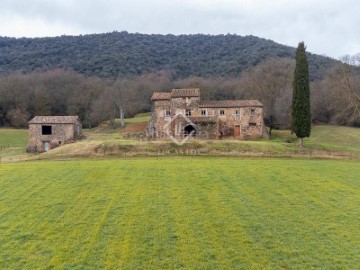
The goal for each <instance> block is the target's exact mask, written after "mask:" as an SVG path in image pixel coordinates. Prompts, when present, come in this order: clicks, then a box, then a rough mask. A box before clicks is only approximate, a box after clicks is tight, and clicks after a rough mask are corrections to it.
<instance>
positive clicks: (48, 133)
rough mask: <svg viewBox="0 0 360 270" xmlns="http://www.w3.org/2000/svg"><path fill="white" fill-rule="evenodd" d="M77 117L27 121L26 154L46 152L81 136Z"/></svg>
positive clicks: (39, 117) (56, 117) (41, 118)
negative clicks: (27, 140)
mask: <svg viewBox="0 0 360 270" xmlns="http://www.w3.org/2000/svg"><path fill="white" fill-rule="evenodd" d="M81 131H82V125H81V122H80V120H79V117H77V116H35V117H34V118H33V119H31V120H30V121H29V143H28V146H27V151H28V152H46V151H49V150H50V149H53V148H55V147H58V146H60V145H63V144H67V143H72V142H74V141H75V140H76V139H78V138H79V137H80V136H81Z"/></svg>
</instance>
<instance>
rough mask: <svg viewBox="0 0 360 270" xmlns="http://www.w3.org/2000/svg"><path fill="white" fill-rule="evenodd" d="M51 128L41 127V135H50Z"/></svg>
mask: <svg viewBox="0 0 360 270" xmlns="http://www.w3.org/2000/svg"><path fill="white" fill-rule="evenodd" d="M51 131H52V130H51V126H41V134H42V135H51Z"/></svg>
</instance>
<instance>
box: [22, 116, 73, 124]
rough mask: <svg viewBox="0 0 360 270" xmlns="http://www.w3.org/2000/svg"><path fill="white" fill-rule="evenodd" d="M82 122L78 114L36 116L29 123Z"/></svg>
mask: <svg viewBox="0 0 360 270" xmlns="http://www.w3.org/2000/svg"><path fill="white" fill-rule="evenodd" d="M77 122H80V120H79V117H78V116H35V117H34V118H33V119H31V120H30V121H29V124H75V123H77Z"/></svg>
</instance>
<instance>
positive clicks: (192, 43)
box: [0, 32, 336, 80]
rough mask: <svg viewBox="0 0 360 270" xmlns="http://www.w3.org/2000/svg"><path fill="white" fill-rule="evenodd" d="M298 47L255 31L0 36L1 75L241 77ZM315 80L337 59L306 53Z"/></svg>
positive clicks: (288, 55)
mask: <svg viewBox="0 0 360 270" xmlns="http://www.w3.org/2000/svg"><path fill="white" fill-rule="evenodd" d="M294 55H295V49H294V48H292V47H288V46H284V45H281V44H278V43H275V42H273V41H271V40H266V39H262V38H258V37H254V36H245V37H242V36H238V35H230V34H228V35H217V36H211V35H203V34H197V35H179V36H175V35H145V34H130V33H127V32H113V33H107V34H93V35H81V36H60V37H51V38H19V39H16V38H8V37H0V74H9V73H11V72H13V71H20V72H22V73H30V72H32V71H47V70H53V69H56V68H61V69H68V68H70V69H73V70H75V71H76V72H79V73H81V74H84V75H87V76H89V75H91V76H100V77H128V76H131V75H141V74H144V73H148V72H154V71H160V70H169V71H171V72H172V74H173V76H174V78H185V77H188V76H201V77H213V76H216V77H219V76H220V77H235V76H236V77H237V76H239V75H240V73H241V72H243V71H244V70H246V69H249V68H251V67H254V66H256V65H257V64H259V63H261V62H263V61H264V60H266V59H269V58H292V59H293V58H294ZM308 57H309V62H310V74H311V79H312V80H315V79H319V78H322V77H323V75H324V73H325V70H326V69H328V68H329V67H330V66H332V65H333V64H334V63H335V62H336V61H335V60H333V59H331V58H327V57H323V56H319V55H314V54H308Z"/></svg>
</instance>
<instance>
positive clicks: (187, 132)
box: [184, 125, 196, 137]
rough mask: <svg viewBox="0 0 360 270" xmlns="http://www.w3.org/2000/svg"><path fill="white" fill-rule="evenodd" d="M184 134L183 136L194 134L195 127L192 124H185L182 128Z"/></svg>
mask: <svg viewBox="0 0 360 270" xmlns="http://www.w3.org/2000/svg"><path fill="white" fill-rule="evenodd" d="M184 135H185V136H193V137H194V136H195V135H196V129H195V127H194V126H193V125H187V126H186V127H185V128H184Z"/></svg>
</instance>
